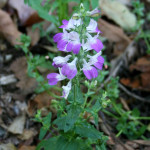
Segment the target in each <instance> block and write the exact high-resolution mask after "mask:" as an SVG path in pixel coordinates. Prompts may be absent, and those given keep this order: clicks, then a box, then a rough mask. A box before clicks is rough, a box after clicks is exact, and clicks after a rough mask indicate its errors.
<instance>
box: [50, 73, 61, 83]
mask: <svg viewBox="0 0 150 150" xmlns="http://www.w3.org/2000/svg"><path fill="white" fill-rule="evenodd" d="M58 75H59V74H58V73H50V74H48V75H47V79H48V84H49V85H55V84H57V82H58V79H57V76H58Z"/></svg>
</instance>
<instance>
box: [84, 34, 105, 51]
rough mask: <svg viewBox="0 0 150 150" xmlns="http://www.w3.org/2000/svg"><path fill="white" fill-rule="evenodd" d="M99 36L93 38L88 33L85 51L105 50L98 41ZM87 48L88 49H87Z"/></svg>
mask: <svg viewBox="0 0 150 150" xmlns="http://www.w3.org/2000/svg"><path fill="white" fill-rule="evenodd" d="M98 36H99V34H97V35H95V36H94V37H92V36H91V35H90V34H89V33H87V42H86V43H85V45H87V46H83V49H84V50H85V51H89V50H92V49H94V50H95V51H96V52H100V51H101V50H102V49H103V43H102V42H101V41H100V40H99V39H98ZM85 48H87V49H85Z"/></svg>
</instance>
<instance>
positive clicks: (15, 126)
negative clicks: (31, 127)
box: [8, 115, 26, 134]
mask: <svg viewBox="0 0 150 150" xmlns="http://www.w3.org/2000/svg"><path fill="white" fill-rule="evenodd" d="M25 119H26V118H25V116H24V115H23V116H20V117H17V118H16V119H15V120H14V121H13V123H12V124H11V125H10V126H9V128H8V131H9V132H11V133H14V134H22V133H23V130H24V124H25Z"/></svg>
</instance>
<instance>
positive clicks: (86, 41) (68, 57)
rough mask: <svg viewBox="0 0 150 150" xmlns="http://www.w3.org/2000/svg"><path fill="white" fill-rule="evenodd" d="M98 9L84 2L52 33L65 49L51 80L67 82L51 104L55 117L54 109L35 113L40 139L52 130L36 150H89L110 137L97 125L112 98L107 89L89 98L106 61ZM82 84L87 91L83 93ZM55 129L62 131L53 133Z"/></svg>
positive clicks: (59, 48) (93, 92) (51, 75)
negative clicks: (97, 18)
mask: <svg viewBox="0 0 150 150" xmlns="http://www.w3.org/2000/svg"><path fill="white" fill-rule="evenodd" d="M99 13H100V11H99V10H98V9H97V8H96V9H94V10H93V11H86V10H85V8H84V6H83V4H81V5H80V10H79V11H78V12H77V13H75V14H73V16H72V18H71V19H70V20H69V21H68V20H63V21H62V23H63V24H62V25H61V26H60V27H59V28H61V29H62V31H63V32H61V33H57V34H56V35H55V36H54V37H53V39H54V42H55V43H56V44H57V48H58V50H59V51H62V52H63V53H62V56H57V57H54V58H53V63H52V65H53V66H54V67H55V68H58V73H49V74H48V75H47V79H48V83H49V85H51V86H53V85H56V84H57V83H58V82H60V81H63V83H67V84H64V85H63V86H62V89H63V92H62V96H61V98H62V99H61V100H60V101H57V100H52V104H51V105H52V106H53V107H55V108H56V110H57V117H56V119H55V120H54V121H53V122H51V121H50V120H51V116H52V114H51V113H50V114H49V117H45V118H42V117H41V113H40V112H38V115H36V117H35V120H36V121H38V122H41V123H42V124H43V127H42V128H41V131H40V140H42V139H43V138H44V137H45V135H46V133H47V131H50V133H51V136H50V138H46V139H44V140H42V141H41V143H40V144H39V145H38V146H37V150H40V149H41V148H44V149H45V150H48V149H51V150H56V149H60V150H72V149H73V150H82V149H83V150H84V149H85V150H87V149H92V147H95V148H96V149H105V143H106V140H107V137H106V136H104V135H103V133H102V132H100V131H98V130H97V129H96V128H95V127H98V112H99V111H100V110H102V109H103V108H105V107H106V106H107V105H108V103H109V102H110V101H109V100H108V99H107V93H106V92H102V93H101V97H98V98H97V99H92V100H91V99H90V97H91V95H94V94H95V91H96V90H94V88H95V87H96V86H97V80H96V78H97V77H98V74H99V72H100V71H101V70H102V67H103V64H104V58H103V57H102V56H101V54H102V52H101V50H102V49H103V43H102V42H101V40H100V39H99V35H100V33H101V31H100V30H99V29H98V25H97V22H96V21H95V20H94V19H93V17H95V16H98V15H99ZM81 86H82V87H83V89H84V90H86V89H87V92H84V93H82V90H81ZM43 120H44V122H43ZM47 120H48V121H47ZM90 120H93V123H90ZM46 121H47V122H46ZM50 122H51V123H50ZM46 123H47V124H48V125H46ZM53 131H56V132H57V133H59V134H54V135H53V136H52V134H53Z"/></svg>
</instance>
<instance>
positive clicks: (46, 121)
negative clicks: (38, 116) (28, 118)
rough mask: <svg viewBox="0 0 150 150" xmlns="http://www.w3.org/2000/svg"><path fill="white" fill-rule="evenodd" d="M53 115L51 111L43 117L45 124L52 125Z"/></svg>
mask: <svg viewBox="0 0 150 150" xmlns="http://www.w3.org/2000/svg"><path fill="white" fill-rule="evenodd" d="M51 117H52V113H51V112H49V114H48V115H47V116H46V117H44V118H43V126H47V127H49V126H50V123H51Z"/></svg>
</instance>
